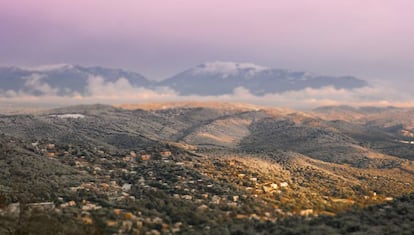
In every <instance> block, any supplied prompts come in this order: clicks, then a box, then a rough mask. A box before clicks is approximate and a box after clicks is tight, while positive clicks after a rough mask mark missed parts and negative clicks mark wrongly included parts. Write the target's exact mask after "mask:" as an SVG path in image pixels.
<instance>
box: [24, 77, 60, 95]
mask: <svg viewBox="0 0 414 235" xmlns="http://www.w3.org/2000/svg"><path fill="white" fill-rule="evenodd" d="M44 78H45V76H44V75H40V74H37V73H34V74H31V75H30V76H27V77H24V78H23V80H25V83H24V86H25V88H27V89H28V90H30V91H34V92H40V93H41V94H44V95H46V96H50V95H56V94H57V93H58V91H59V89H57V88H52V87H51V86H50V85H49V84H47V83H46V82H44V81H42V80H43V79H44Z"/></svg>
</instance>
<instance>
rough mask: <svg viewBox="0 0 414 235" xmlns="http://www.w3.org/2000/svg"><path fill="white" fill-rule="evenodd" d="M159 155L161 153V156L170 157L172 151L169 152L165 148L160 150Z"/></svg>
mask: <svg viewBox="0 0 414 235" xmlns="http://www.w3.org/2000/svg"><path fill="white" fill-rule="evenodd" d="M160 155H161V157H171V155H172V153H171V151H167V150H165V151H161V152H160Z"/></svg>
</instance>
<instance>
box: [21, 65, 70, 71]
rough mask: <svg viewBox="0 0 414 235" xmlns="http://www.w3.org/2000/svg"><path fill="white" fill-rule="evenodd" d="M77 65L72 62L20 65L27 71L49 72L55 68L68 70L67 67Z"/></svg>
mask: <svg viewBox="0 0 414 235" xmlns="http://www.w3.org/2000/svg"><path fill="white" fill-rule="evenodd" d="M74 67H75V66H74V65H72V64H64V63H62V64H49V65H41V66H28V67H20V68H22V69H24V70H27V71H33V72H49V71H54V70H66V69H73V68H74Z"/></svg>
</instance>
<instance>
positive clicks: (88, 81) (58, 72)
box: [0, 62, 368, 96]
mask: <svg viewBox="0 0 414 235" xmlns="http://www.w3.org/2000/svg"><path fill="white" fill-rule="evenodd" d="M97 78H100V79H102V80H100V81H101V82H102V83H104V84H105V83H115V82H117V81H119V80H120V79H124V80H123V81H125V80H126V81H127V82H128V83H129V85H131V86H133V87H142V88H147V89H155V88H156V87H168V88H171V89H173V90H175V91H176V92H177V93H179V94H180V95H199V96H215V95H225V94H232V93H233V91H234V89H236V88H239V87H243V88H245V89H247V90H249V91H250V92H251V93H252V94H254V95H259V96H261V95H265V94H269V93H281V92H286V91H297V90H302V89H305V88H321V87H327V86H331V87H334V88H337V89H347V90H349V89H355V88H360V87H365V86H368V83H367V82H366V81H364V80H361V79H358V78H355V77H352V76H343V77H335V76H323V75H315V74H311V73H308V72H301V71H292V70H283V69H272V68H266V67H262V66H258V65H255V64H249V63H233V62H210V63H205V64H201V65H198V66H196V67H194V68H190V69H188V70H185V71H184V72H181V73H178V74H176V75H174V76H172V77H169V78H167V79H165V80H163V81H160V82H156V81H152V80H149V79H147V78H145V77H144V76H143V75H141V74H139V73H136V72H130V71H126V70H122V69H112V68H104V67H83V66H79V65H70V64H61V65H53V66H42V67H37V68H24V67H16V66H11V67H0V84H1V85H0V95H2V96H8V95H13V94H18V93H24V94H30V95H35V96H40V95H46V94H54V95H59V96H72V95H83V96H88V95H91V89H90V87H91V85H92V84H93V83H94V82H96V79H97Z"/></svg>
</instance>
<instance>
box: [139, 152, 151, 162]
mask: <svg viewBox="0 0 414 235" xmlns="http://www.w3.org/2000/svg"><path fill="white" fill-rule="evenodd" d="M150 159H151V154H141V160H142V161H148V160H150Z"/></svg>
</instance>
